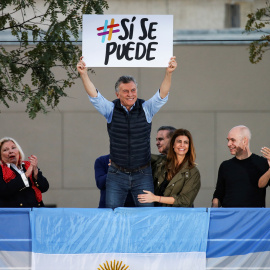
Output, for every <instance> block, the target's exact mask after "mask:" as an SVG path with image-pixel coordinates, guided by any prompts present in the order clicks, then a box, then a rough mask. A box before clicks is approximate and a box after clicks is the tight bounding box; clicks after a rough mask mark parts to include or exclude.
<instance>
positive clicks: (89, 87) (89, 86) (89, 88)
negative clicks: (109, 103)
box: [77, 56, 97, 97]
mask: <svg viewBox="0 0 270 270" xmlns="http://www.w3.org/2000/svg"><path fill="white" fill-rule="evenodd" d="M82 59H83V56H81V57H80V61H79V62H78V64H77V70H78V72H79V73H80V76H81V79H82V82H83V85H84V89H85V91H86V92H87V94H88V95H89V96H90V97H96V96H97V90H96V87H95V86H94V84H93V83H92V82H91V80H90V78H89V76H88V74H87V67H86V64H85V62H84V61H83V60H82Z"/></svg>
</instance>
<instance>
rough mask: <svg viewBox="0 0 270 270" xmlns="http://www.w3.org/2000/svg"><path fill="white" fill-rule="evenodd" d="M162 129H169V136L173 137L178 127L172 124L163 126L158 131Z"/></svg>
mask: <svg viewBox="0 0 270 270" xmlns="http://www.w3.org/2000/svg"><path fill="white" fill-rule="evenodd" d="M160 130H167V131H169V133H168V138H171V137H172V135H173V133H174V131H175V130H176V128H175V127H172V126H161V127H160V128H159V129H158V130H157V132H159V131H160Z"/></svg>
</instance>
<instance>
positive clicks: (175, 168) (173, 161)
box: [166, 128, 196, 180]
mask: <svg viewBox="0 0 270 270" xmlns="http://www.w3.org/2000/svg"><path fill="white" fill-rule="evenodd" d="M178 136H187V137H188V139H189V148H188V152H187V153H186V155H185V158H184V160H183V162H182V163H181V164H178V162H177V155H176V153H175V151H174V149H173V146H174V143H175V140H176V138H177V137H178ZM195 159H196V153H195V148H194V143H193V139H192V136H191V133H190V132H189V131H188V130H187V129H183V128H181V129H177V130H176V131H175V132H174V133H173V136H172V138H171V142H170V148H169V151H168V155H167V162H166V171H167V179H168V180H172V178H173V177H174V176H175V175H176V174H177V173H178V172H179V171H180V170H181V168H182V167H183V164H184V163H185V162H186V161H188V167H189V168H190V169H191V168H193V167H194V166H195Z"/></svg>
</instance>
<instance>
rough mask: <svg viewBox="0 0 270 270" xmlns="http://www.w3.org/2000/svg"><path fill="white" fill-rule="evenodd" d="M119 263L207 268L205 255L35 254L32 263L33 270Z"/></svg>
mask: <svg viewBox="0 0 270 270" xmlns="http://www.w3.org/2000/svg"><path fill="white" fill-rule="evenodd" d="M59 262H61V263H59ZM117 263H118V266H119V264H120V263H121V268H122V267H123V266H124V265H125V267H124V268H122V269H126V270H167V269H174V270H182V269H189V270H202V269H205V266H206V256H205V253H204V252H182V253H179V252H178V253H124V254H121V253H92V254H72V255H71V254H40V253H36V254H35V256H34V260H33V269H39V270H48V269H50V270H75V269H80V270H98V269H100V270H103V269H106V270H116V269H117V268H116V265H117ZM37 266H38V267H37ZM121 268H119V269H121Z"/></svg>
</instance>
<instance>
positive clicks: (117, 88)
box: [115, 75, 138, 93]
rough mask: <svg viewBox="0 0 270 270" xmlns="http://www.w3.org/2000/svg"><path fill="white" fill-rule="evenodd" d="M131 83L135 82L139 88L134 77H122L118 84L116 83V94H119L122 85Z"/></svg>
mask: <svg viewBox="0 0 270 270" xmlns="http://www.w3.org/2000/svg"><path fill="white" fill-rule="evenodd" d="M130 82H134V83H135V85H136V88H137V86H138V85H137V82H136V80H135V79H134V77H132V76H129V75H124V76H121V77H120V78H119V79H118V80H117V82H116V83H115V92H117V93H118V92H119V85H120V84H121V83H130Z"/></svg>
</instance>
